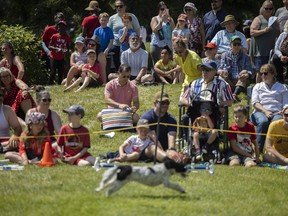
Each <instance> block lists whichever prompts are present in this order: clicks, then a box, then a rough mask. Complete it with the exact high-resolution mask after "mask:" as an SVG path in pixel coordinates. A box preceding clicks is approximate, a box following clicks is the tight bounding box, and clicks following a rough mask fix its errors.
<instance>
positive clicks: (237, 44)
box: [232, 43, 241, 46]
mask: <svg viewBox="0 0 288 216" xmlns="http://www.w3.org/2000/svg"><path fill="white" fill-rule="evenodd" d="M232 44H233V46H241V43H232Z"/></svg>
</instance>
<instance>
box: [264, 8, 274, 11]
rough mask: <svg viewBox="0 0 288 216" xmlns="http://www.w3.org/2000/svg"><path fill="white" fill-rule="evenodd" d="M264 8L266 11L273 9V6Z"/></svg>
mask: <svg viewBox="0 0 288 216" xmlns="http://www.w3.org/2000/svg"><path fill="white" fill-rule="evenodd" d="M264 10H266V11H268V10H269V11H272V10H273V8H264Z"/></svg>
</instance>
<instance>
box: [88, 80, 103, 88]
mask: <svg viewBox="0 0 288 216" xmlns="http://www.w3.org/2000/svg"><path fill="white" fill-rule="evenodd" d="M99 86H101V83H100V82H99V81H98V80H95V79H93V78H91V79H90V82H89V84H88V86H87V87H93V88H95V87H99Z"/></svg>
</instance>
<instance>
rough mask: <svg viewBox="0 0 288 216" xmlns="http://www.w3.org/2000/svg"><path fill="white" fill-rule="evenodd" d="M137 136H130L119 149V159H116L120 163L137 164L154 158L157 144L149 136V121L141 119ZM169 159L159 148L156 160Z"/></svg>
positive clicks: (159, 147)
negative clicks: (136, 162) (139, 161)
mask: <svg viewBox="0 0 288 216" xmlns="http://www.w3.org/2000/svg"><path fill="white" fill-rule="evenodd" d="M136 130H137V135H132V136H130V137H129V138H128V139H127V140H125V142H124V143H123V144H122V145H121V146H120V147H119V157H117V158H115V161H118V162H135V161H138V160H141V161H146V160H148V159H151V158H153V155H154V153H155V147H156V146H155V144H154V142H153V140H152V139H151V138H150V136H149V131H150V130H149V125H148V120H146V119H140V120H139V121H138V123H137V127H136ZM166 157H167V155H166V153H165V152H164V151H163V149H162V147H161V146H158V148H157V156H156V159H157V160H158V161H160V162H162V161H163V160H164V159H165V158H166Z"/></svg>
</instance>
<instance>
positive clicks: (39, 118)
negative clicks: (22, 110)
mask: <svg viewBox="0 0 288 216" xmlns="http://www.w3.org/2000/svg"><path fill="white" fill-rule="evenodd" d="M26 124H27V131H25V132H23V133H22V134H21V136H20V143H19V153H18V152H7V153H6V154H5V158H6V159H9V160H10V161H11V162H13V163H18V164H22V165H28V164H38V163H40V160H41V159H42V156H43V153H44V148H45V143H46V142H49V144H50V145H51V142H50V138H49V132H48V131H47V129H46V127H45V115H44V114H43V113H39V112H32V113H30V114H28V115H27V117H26ZM51 149H52V147H51ZM53 151H54V150H53V149H52V154H53V153H54V152H53Z"/></svg>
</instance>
